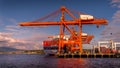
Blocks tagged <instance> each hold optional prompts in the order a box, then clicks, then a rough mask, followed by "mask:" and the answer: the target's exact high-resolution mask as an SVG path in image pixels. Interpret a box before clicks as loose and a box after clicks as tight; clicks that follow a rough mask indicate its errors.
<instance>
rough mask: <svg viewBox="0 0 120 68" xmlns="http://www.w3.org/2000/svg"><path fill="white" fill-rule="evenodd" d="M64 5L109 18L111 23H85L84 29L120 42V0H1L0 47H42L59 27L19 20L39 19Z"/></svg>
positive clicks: (95, 15)
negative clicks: (40, 25) (99, 24)
mask: <svg viewBox="0 0 120 68" xmlns="http://www.w3.org/2000/svg"><path fill="white" fill-rule="evenodd" d="M61 6H65V7H66V8H68V9H72V10H75V11H79V12H83V13H86V14H90V15H93V16H94V17H96V18H105V19H107V20H108V25H106V26H103V25H101V26H100V27H99V28H96V25H85V26H83V32H85V33H88V34H93V35H94V36H95V38H94V39H93V40H92V41H99V40H110V39H112V40H114V41H116V42H118V41H119V42H120V31H119V29H120V0H0V47H3V46H6V47H12V48H17V49H27V50H31V49H42V41H43V40H47V37H48V36H51V35H56V34H58V32H59V27H58V26H48V27H20V26H19V25H18V24H19V23H20V22H27V21H35V20H37V19H39V18H41V17H43V16H45V15H48V14H49V13H51V12H54V11H55V10H57V9H59V8H60V7H61ZM86 47H87V46H86Z"/></svg>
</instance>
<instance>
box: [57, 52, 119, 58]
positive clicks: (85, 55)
mask: <svg viewBox="0 0 120 68" xmlns="http://www.w3.org/2000/svg"><path fill="white" fill-rule="evenodd" d="M56 56H57V57H58V58H120V54H112V53H110V54H102V53H101V54H100V53H98V54H97V53H95V54H67V53H65V54H56Z"/></svg>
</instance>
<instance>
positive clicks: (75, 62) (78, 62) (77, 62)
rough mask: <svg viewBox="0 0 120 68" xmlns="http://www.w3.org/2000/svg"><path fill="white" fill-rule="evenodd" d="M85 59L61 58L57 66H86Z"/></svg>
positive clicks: (73, 67) (77, 67)
mask: <svg viewBox="0 0 120 68" xmlns="http://www.w3.org/2000/svg"><path fill="white" fill-rule="evenodd" d="M84 64H85V61H84V59H82V58H79V59H78V58H67V59H65V58H60V59H58V63H57V68H85V66H84Z"/></svg>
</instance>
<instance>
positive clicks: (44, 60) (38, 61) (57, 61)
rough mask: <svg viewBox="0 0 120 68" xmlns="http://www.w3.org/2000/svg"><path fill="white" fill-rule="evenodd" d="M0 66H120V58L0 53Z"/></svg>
mask: <svg viewBox="0 0 120 68" xmlns="http://www.w3.org/2000/svg"><path fill="white" fill-rule="evenodd" d="M0 68H120V58H55V57H50V56H44V55H0Z"/></svg>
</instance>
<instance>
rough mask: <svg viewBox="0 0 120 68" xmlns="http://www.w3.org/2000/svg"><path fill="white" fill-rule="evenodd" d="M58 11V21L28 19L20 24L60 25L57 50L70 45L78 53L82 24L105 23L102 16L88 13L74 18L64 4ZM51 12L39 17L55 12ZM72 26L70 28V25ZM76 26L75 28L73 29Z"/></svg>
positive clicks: (80, 47)
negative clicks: (66, 17)
mask: <svg viewBox="0 0 120 68" xmlns="http://www.w3.org/2000/svg"><path fill="white" fill-rule="evenodd" d="M59 12H60V13H61V17H60V21H44V22H43V21H30V22H21V23H20V24H19V25H20V26H57V25H58V26H60V30H59V36H60V38H59V42H58V52H59V53H60V52H61V51H62V49H63V47H64V46H66V45H67V46H70V47H71V51H73V50H77V51H79V52H80V53H82V52H83V51H82V25H89V24H95V25H97V26H99V25H107V20H106V19H103V18H101V19H100V18H99V19H94V18H93V16H90V15H84V14H80V15H79V16H80V17H79V18H76V16H75V15H73V14H72V13H71V12H70V11H69V10H68V9H67V8H66V7H65V6H62V7H61V8H60V9H59ZM56 13H57V12H55V13H52V14H50V15H48V16H46V17H43V18H41V19H45V18H47V17H49V16H51V15H54V14H56ZM65 14H68V15H69V16H70V17H71V18H72V20H66V19H65ZM70 26H72V28H71V27H70ZM73 27H74V28H78V29H77V30H75V29H73ZM65 29H66V30H67V31H68V32H69V33H70V36H71V37H70V38H69V39H68V40H64V39H63V38H64V35H65V31H64V30H65ZM76 32H77V33H76Z"/></svg>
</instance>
